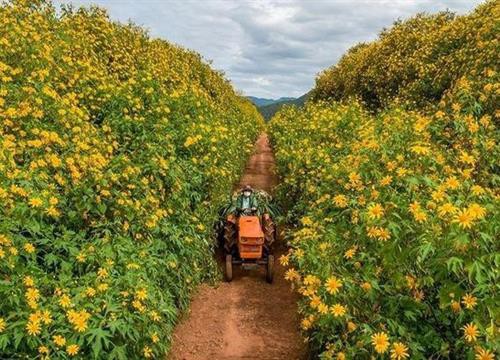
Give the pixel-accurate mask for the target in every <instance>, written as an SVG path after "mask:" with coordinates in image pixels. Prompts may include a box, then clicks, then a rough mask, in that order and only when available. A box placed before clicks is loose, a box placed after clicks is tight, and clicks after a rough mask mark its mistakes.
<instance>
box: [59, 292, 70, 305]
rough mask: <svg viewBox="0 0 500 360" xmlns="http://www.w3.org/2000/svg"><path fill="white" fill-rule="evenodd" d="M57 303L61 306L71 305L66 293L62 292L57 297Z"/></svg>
mask: <svg viewBox="0 0 500 360" xmlns="http://www.w3.org/2000/svg"><path fill="white" fill-rule="evenodd" d="M59 305H61V306H62V307H63V308H68V307H70V306H71V299H70V297H69V296H68V295H66V294H64V295H63V296H61V298H60V299H59Z"/></svg>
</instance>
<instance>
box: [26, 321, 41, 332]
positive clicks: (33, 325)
mask: <svg viewBox="0 0 500 360" xmlns="http://www.w3.org/2000/svg"><path fill="white" fill-rule="evenodd" d="M26 330H27V331H28V334H29V335H31V336H34V335H38V334H40V331H41V329H40V322H39V321H28V323H27V324H26Z"/></svg>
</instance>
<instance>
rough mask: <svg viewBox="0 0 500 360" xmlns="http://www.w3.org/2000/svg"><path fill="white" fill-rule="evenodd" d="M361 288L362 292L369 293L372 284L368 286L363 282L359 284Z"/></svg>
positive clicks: (367, 283)
mask: <svg viewBox="0 0 500 360" xmlns="http://www.w3.org/2000/svg"><path fill="white" fill-rule="evenodd" d="M361 288H362V289H363V290H364V291H370V290H371V288H372V284H370V283H369V282H367V281H365V282H364V283H362V284H361Z"/></svg>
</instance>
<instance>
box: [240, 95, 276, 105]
mask: <svg viewBox="0 0 500 360" xmlns="http://www.w3.org/2000/svg"><path fill="white" fill-rule="evenodd" d="M247 99H249V100H250V101H251V102H253V103H254V104H255V106H257V107H259V106H265V105H270V104H273V103H274V102H276V101H277V100H274V99H265V98H259V97H255V96H247Z"/></svg>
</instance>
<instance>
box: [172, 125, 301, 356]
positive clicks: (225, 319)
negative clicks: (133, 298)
mask: <svg viewBox="0 0 500 360" xmlns="http://www.w3.org/2000/svg"><path fill="white" fill-rule="evenodd" d="M274 166H275V163H274V156H273V153H272V150H271V148H270V146H269V140H268V137H267V135H266V134H262V135H261V136H260V137H259V139H258V140H257V143H256V145H255V150H254V153H253V154H252V156H251V157H250V159H249V160H248V163H247V166H246V168H245V172H244V174H243V176H242V178H241V180H240V184H239V186H242V185H245V184H250V185H251V186H253V187H255V188H257V189H263V190H266V191H271V190H272V188H273V187H274V186H275V185H276V184H277V177H276V175H275V173H274ZM283 251H284V248H278V249H277V251H276V255H278V256H279V254H280V253H282V252H283ZM278 256H277V257H278ZM275 271H276V272H275V281H274V283H273V284H272V285H270V284H268V283H266V281H265V277H264V275H265V272H264V269H259V270H250V271H249V270H241V269H239V268H238V267H235V268H234V279H233V281H232V282H231V283H220V284H218V286H216V287H210V286H208V285H202V286H200V288H199V290H198V291H197V293H196V294H195V295H194V297H193V299H192V302H191V307H190V312H189V314H186V316H185V318H184V319H182V320H181V323H180V324H179V325H178V326H177V328H176V330H175V332H174V335H173V345H172V350H171V353H170V357H169V358H170V359H171V360H205V359H214V360H219V359H221V360H229V359H231V360H233V359H234V360H240V359H263V360H270V359H280V360H281V359H283V360H285V359H286V360H302V359H306V354H307V351H306V345H305V343H304V340H303V338H302V337H301V335H300V332H299V325H298V324H299V318H298V315H297V305H296V301H297V295H296V294H295V293H293V292H292V291H291V289H290V286H289V284H288V283H287V282H286V281H285V280H284V279H283V272H284V269H283V267H281V266H280V265H279V264H276V269H275Z"/></svg>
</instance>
